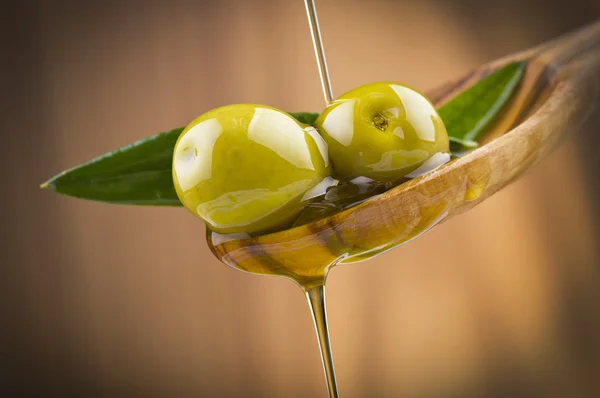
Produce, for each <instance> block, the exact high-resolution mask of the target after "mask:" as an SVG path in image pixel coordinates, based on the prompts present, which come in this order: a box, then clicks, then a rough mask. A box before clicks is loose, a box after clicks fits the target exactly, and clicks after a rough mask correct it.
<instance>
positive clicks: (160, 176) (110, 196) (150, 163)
mask: <svg viewBox="0 0 600 398" xmlns="http://www.w3.org/2000/svg"><path fill="white" fill-rule="evenodd" d="M182 131H183V127H179V128H176V129H173V130H170V131H166V132H164V133H160V134H156V135H153V136H152V137H148V138H144V139H143V140H140V141H137V142H135V143H133V144H131V145H127V146H124V147H123V148H120V149H117V150H116V151H113V152H109V153H107V154H105V155H102V156H100V157H97V158H95V159H93V160H91V161H89V162H87V163H84V164H82V165H80V166H77V167H74V168H72V169H69V170H66V171H63V172H62V173H60V174H58V175H57V176H55V177H52V178H51V179H50V180H49V181H48V182H46V183H44V184H42V188H49V189H51V190H53V191H55V192H58V193H62V194H65V195H70V196H74V197H76V198H80V199H88V200H96V201H101V202H109V203H121V204H132V205H155V206H181V202H180V201H179V198H178V197H177V194H176V193H175V187H174V186H173V177H172V175H171V163H172V161H173V148H174V147H175V143H176V142H177V138H179V135H180V134H181V132H182Z"/></svg>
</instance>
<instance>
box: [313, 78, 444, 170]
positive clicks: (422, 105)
mask: <svg viewBox="0 0 600 398" xmlns="http://www.w3.org/2000/svg"><path fill="white" fill-rule="evenodd" d="M315 127H316V128H317V130H318V131H319V133H321V135H322V136H323V138H324V139H325V141H326V142H327V145H328V147H329V156H330V159H331V162H332V164H333V169H334V172H335V175H336V177H337V178H340V179H342V180H351V179H353V178H356V177H361V176H363V177H368V178H371V179H374V180H377V181H395V180H401V179H403V177H404V176H405V175H406V174H409V173H410V172H412V171H413V170H415V169H417V168H418V167H419V166H420V165H421V164H423V162H424V161H425V160H427V159H429V158H430V157H431V156H432V155H434V154H435V153H437V152H443V153H448V152H449V144H448V134H447V132H446V128H445V126H444V123H443V122H442V119H441V118H440V116H439V115H438V113H437V112H436V110H435V108H434V107H433V105H432V104H431V103H430V102H429V101H428V100H427V99H426V98H425V97H424V96H423V95H422V94H420V93H418V92H417V91H415V90H413V89H411V88H408V87H406V86H403V85H401V84H398V83H391V82H382V83H372V84H367V85H364V86H361V87H358V88H356V89H354V90H351V91H349V92H347V93H346V94H344V95H342V96H341V97H339V98H338V99H336V100H335V101H334V102H332V103H331V104H329V105H328V106H327V108H326V109H325V111H324V112H323V113H322V114H321V115H320V116H319V118H318V119H317V121H316V122H315Z"/></svg>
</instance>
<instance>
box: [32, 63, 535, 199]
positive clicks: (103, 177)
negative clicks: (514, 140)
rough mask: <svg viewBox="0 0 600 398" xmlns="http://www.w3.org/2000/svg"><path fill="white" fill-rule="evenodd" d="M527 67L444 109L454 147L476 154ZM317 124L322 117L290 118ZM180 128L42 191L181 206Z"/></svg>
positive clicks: (479, 86) (508, 69) (506, 70)
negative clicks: (177, 184) (175, 175)
mask: <svg viewBox="0 0 600 398" xmlns="http://www.w3.org/2000/svg"><path fill="white" fill-rule="evenodd" d="M524 69H525V63H523V62H519V63H513V64H509V65H507V66H505V67H503V68H501V69H499V70H497V71H495V72H493V73H491V74H489V75H488V76H487V77H485V78H484V79H482V80H481V81H479V82H478V83H476V84H475V85H474V86H473V87H471V88H469V89H467V90H466V91H464V92H463V93H461V94H459V95H458V96H456V97H455V98H454V99H452V100H451V101H450V102H448V103H447V104H445V105H444V106H442V107H441V108H440V109H439V113H440V116H441V117H442V119H443V121H444V123H445V125H446V129H447V131H448V135H449V137H450V141H451V146H454V147H455V148H467V149H468V148H473V147H476V146H477V142H476V140H477V139H478V138H479V137H480V136H481V134H482V133H484V132H485V130H486V128H488V127H489V125H490V124H491V123H492V122H493V120H494V118H495V117H496V116H497V115H498V113H499V112H500V111H501V110H502V108H503V106H504V105H505V104H506V103H507V102H508V100H509V99H510V96H511V94H512V93H513V92H514V90H515V88H516V87H517V85H518V83H519V81H520V79H521V77H522V75H523V71H524ZM290 115H292V116H293V117H294V118H296V119H297V120H298V121H300V122H302V123H305V124H313V123H314V122H315V120H316V119H317V117H318V116H319V114H318V113H311V112H297V113H290ZM182 131H183V127H179V128H176V129H173V130H170V131H166V132H163V133H160V134H156V135H153V136H151V137H148V138H144V139H142V140H140V141H137V142H135V143H133V144H130V145H127V146H124V147H122V148H120V149H117V150H115V151H113V152H109V153H106V154H104V155H102V156H100V157H97V158H95V159H92V160H90V161H89V162H87V163H84V164H81V165H79V166H76V167H73V168H72V169H69V170H66V171H63V172H62V173H60V174H58V175H56V176H54V177H52V178H51V179H50V180H48V181H47V182H45V183H44V184H42V186H41V187H42V188H47V189H50V190H52V191H54V192H57V193H61V194H65V195H69V196H73V197H76V198H80V199H87V200H95V201H101V202H107V203H115V204H131V205H153V206H181V202H180V201H179V199H178V197H177V194H176V192H175V188H174V186H173V179H172V174H171V163H172V161H173V149H174V147H175V143H176V142H177V138H178V137H179V135H180V134H181V132H182Z"/></svg>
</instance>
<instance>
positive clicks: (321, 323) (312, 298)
mask: <svg viewBox="0 0 600 398" xmlns="http://www.w3.org/2000/svg"><path fill="white" fill-rule="evenodd" d="M304 4H305V6H306V14H307V16H308V23H309V25H310V33H311V35H312V41H313V46H314V49H315V57H316V59H317V65H318V67H319V74H320V76H321V86H322V88H323V96H324V97H325V102H326V103H327V104H330V103H331V102H332V101H333V91H332V90H331V80H330V79H329V71H328V70H327V61H326V59H325V50H324V48H323V40H322V39H321V30H320V29H319V19H318V17H317V9H316V7H315V1H314V0H304ZM325 278H326V275H324V277H323V283H322V284H320V285H317V286H311V287H307V286H303V287H302V288H303V290H304V291H305V293H306V298H307V299H308V304H309V306H310V310H311V312H312V316H313V320H314V323H315V330H316V332H317V337H318V339H319V348H320V349H321V359H322V360H323V370H324V371H325V379H326V381H327V389H328V391H329V397H330V398H337V397H338V389H337V381H336V378H335V369H334V366H333V355H332V353H331V343H330V341H329V330H328V327H327V312H326V308H325Z"/></svg>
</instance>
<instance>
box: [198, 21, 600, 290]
mask: <svg viewBox="0 0 600 398" xmlns="http://www.w3.org/2000/svg"><path fill="white" fill-rule="evenodd" d="M515 61H524V62H527V68H526V72H525V75H524V77H523V80H522V81H521V83H520V86H519V88H518V89H517V91H516V92H515V94H514V95H513V97H512V98H511V100H510V102H509V103H508V104H507V106H506V108H505V109H504V110H503V111H502V113H501V115H500V116H499V117H498V119H497V120H496V121H495V122H494V125H493V126H492V128H491V129H490V130H489V131H488V132H487V133H486V135H485V137H483V139H482V140H481V144H482V145H481V146H480V147H479V148H477V149H475V150H473V151H471V152H470V153H468V154H466V155H464V156H462V157H460V158H458V159H455V160H453V161H451V162H449V163H447V164H445V165H444V166H442V167H440V168H439V169H437V170H436V171H435V172H432V173H429V174H426V175H423V176H421V177H418V178H415V179H413V180H410V181H408V182H406V183H404V184H401V185H399V186H397V187H395V188H393V189H391V190H389V191H387V192H385V193H383V194H381V195H379V196H377V197H373V198H371V199H369V200H367V201H365V202H363V203H361V204H359V205H357V206H355V207H352V208H349V209H347V210H344V211H341V212H339V213H337V214H334V215H332V216H330V217H327V218H323V219H320V220H317V221H314V222H312V223H309V224H305V225H302V226H299V227H296V228H292V229H288V230H284V231H280V232H276V233H271V234H268V235H262V236H257V237H245V238H239V239H229V240H222V239H214V236H213V235H212V234H210V233H208V238H209V239H208V241H209V246H210V247H211V249H212V251H213V253H214V254H215V255H216V256H217V257H218V258H219V259H220V260H221V261H223V262H224V263H226V264H228V265H231V266H233V267H235V268H237V269H241V270H244V271H248V272H252V273H258V274H269V275H280V276H285V277H288V278H291V279H293V280H295V281H296V282H298V283H299V284H300V285H301V286H302V287H303V288H305V289H308V288H310V287H311V286H317V285H319V284H322V283H323V281H324V279H325V278H326V276H327V272H328V271H329V269H330V268H331V267H333V266H334V265H336V264H340V263H350V262H357V261H361V260H365V259H368V258H370V257H372V256H374V255H377V254H380V253H383V252H385V251H387V250H390V249H392V248H394V247H397V246H400V245H402V244H404V243H407V242H410V241H411V240H413V239H415V238H417V237H419V236H421V235H422V234H424V233H425V232H427V231H429V230H430V229H431V228H433V227H434V226H436V225H438V224H440V223H441V222H443V221H445V220H448V219H449V218H451V217H453V216H455V215H458V214H461V213H463V212H465V211H467V210H469V209H471V208H473V207H474V206H476V205H477V204H479V203H481V202H482V201H484V200H485V199H486V198H488V197H490V196H491V195H492V194H494V193H495V192H497V191H499V190H500V189H502V188H503V187H505V186H507V185H508V184H509V183H511V182H512V181H514V180H515V179H517V178H518V177H519V176H521V175H522V174H523V173H524V172H525V171H527V170H528V169H529V168H530V167H531V166H532V165H534V164H535V163H537V162H538V161H539V160H540V159H542V158H543V157H544V156H545V155H547V154H548V153H549V152H550V151H551V150H552V149H553V148H554V147H555V146H556V145H557V143H558V142H559V141H560V140H561V139H562V138H564V137H565V136H566V135H568V134H571V133H575V132H577V131H578V130H580V129H581V128H582V126H583V124H584V122H585V121H586V119H587V118H588V117H589V116H591V114H592V113H594V112H598V108H599V106H600V105H599V102H600V22H596V23H593V24H591V25H589V26H587V27H585V28H582V29H580V30H578V31H575V32H573V33H570V34H568V35H566V36H564V37H561V38H559V39H556V40H553V41H551V42H548V43H544V44H542V45H540V46H538V47H535V48H532V49H530V50H527V51H523V52H520V53H517V54H514V55H510V56H507V57H504V58H502V59H499V60H496V61H493V62H490V63H487V64H484V65H482V66H480V67H479V68H477V69H475V70H473V71H471V72H470V73H467V74H466V75H464V76H463V77H461V78H459V79H457V80H455V81H453V82H450V83H447V84H444V85H442V86H440V87H439V88H437V89H434V90H432V91H431V92H430V93H429V95H428V96H429V98H430V100H431V101H432V102H433V103H434V104H435V105H436V107H439V106H441V105H443V104H444V103H446V102H448V101H449V100H451V99H452V98H453V97H455V96H456V95H458V94H459V93H461V92H462V91H464V90H466V89H468V88H469V87H471V86H472V85H473V84H475V83H476V82H478V81H479V80H481V79H482V78H484V77H485V76H487V75H488V74H490V73H492V72H494V71H495V70H497V69H499V68H501V67H502V66H504V65H507V64H508V63H511V62H515Z"/></svg>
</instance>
